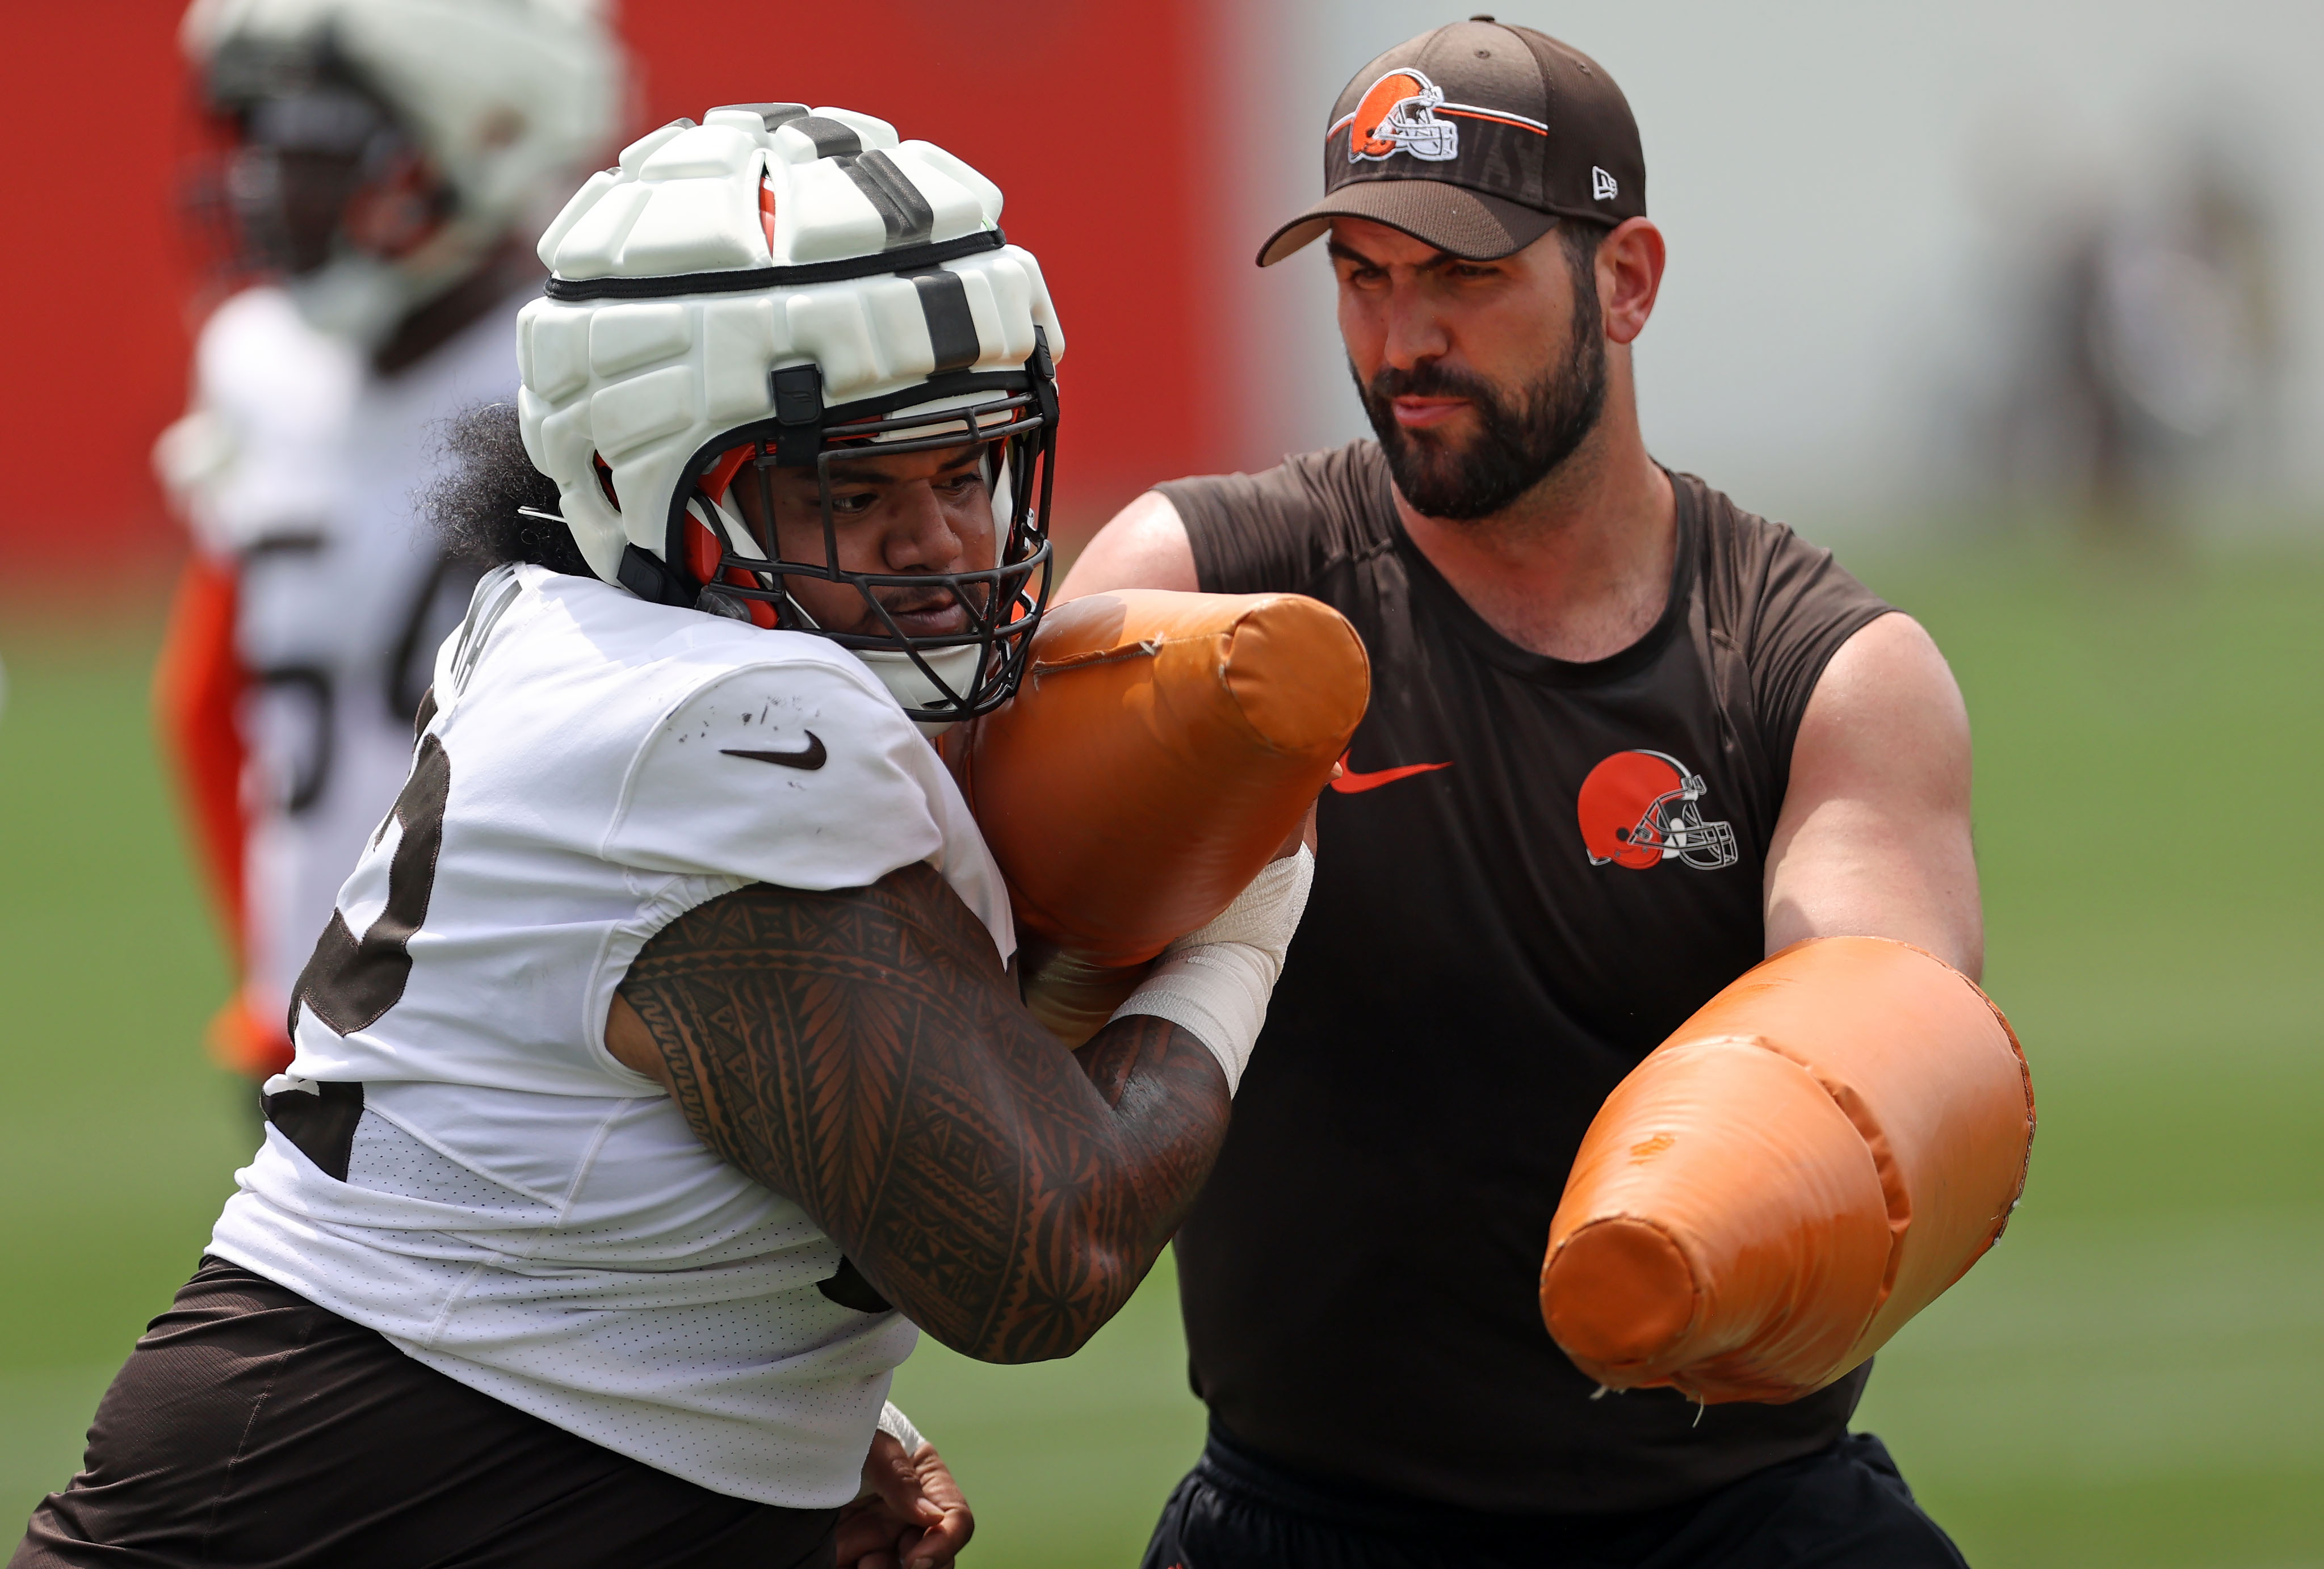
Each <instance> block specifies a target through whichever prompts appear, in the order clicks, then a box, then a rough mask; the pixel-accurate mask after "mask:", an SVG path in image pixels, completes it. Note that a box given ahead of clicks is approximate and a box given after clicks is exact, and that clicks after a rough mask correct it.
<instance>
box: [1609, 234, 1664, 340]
mask: <svg viewBox="0 0 2324 1569" xmlns="http://www.w3.org/2000/svg"><path fill="white" fill-rule="evenodd" d="M1667 259H1668V258H1667V255H1666V253H1665V250H1664V247H1663V232H1662V230H1660V229H1658V228H1656V227H1655V226H1654V225H1653V224H1652V223H1651V222H1649V221H1648V220H1647V219H1646V218H1631V219H1629V220H1628V222H1626V223H1623V224H1621V225H1620V226H1618V227H1616V228H1615V229H1614V231H1613V232H1612V233H1611V234H1609V235H1607V236H1606V237H1605V238H1604V239H1603V240H1600V242H1599V243H1598V314H1599V316H1600V318H1602V319H1603V320H1604V321H1605V324H1606V337H1607V339H1608V341H1609V342H1612V343H1620V344H1627V343H1633V342H1636V341H1637V337H1638V335H1639V334H1640V333H1642V332H1644V331H1646V318H1648V317H1650V316H1652V315H1653V314H1654V313H1655V300H1656V298H1658V297H1659V296H1660V295H1661V293H1662V288H1663V263H1665V261H1666V260H1667Z"/></svg>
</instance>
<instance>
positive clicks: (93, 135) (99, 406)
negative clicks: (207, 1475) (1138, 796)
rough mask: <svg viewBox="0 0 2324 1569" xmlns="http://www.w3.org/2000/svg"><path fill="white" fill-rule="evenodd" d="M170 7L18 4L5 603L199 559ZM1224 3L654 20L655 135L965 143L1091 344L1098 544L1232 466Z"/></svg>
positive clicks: (1030, 2) (1089, 424)
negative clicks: (1213, 108) (1218, 132)
mask: <svg viewBox="0 0 2324 1569" xmlns="http://www.w3.org/2000/svg"><path fill="white" fill-rule="evenodd" d="M178 14H179V8H178V7H177V6H176V5H171V4H168V3H166V0H74V3H73V4H70V5H10V6H7V7H5V17H4V18H0V146H5V147H8V148H9V149H11V150H12V152H11V157H12V161H13V162H14V165H15V167H14V170H13V171H12V175H11V181H10V183H11V185H12V187H14V189H13V191H12V195H13V197H14V201H13V203H12V208H13V210H14V212H15V213H16V214H17V215H18V221H17V222H16V223H15V224H14V225H12V226H11V234H10V237H9V239H8V241H7V242H6V243H5V245H0V300H5V301H7V303H8V307H9V309H8V312H7V318H6V322H7V324H6V328H5V333H6V338H5V343H6V350H5V358H4V359H0V365H5V401H0V475H5V485H0V590H5V589H6V588H9V587H15V588H23V587H24V586H28V585H32V584H39V583H42V582H43V581H46V580H52V579H54V578H56V577H59V576H60V575H62V574H64V573H67V572H72V573H73V574H74V575H75V576H78V571H77V570H75V569H76V568H92V567H105V568H114V569H119V570H125V571H128V572H131V573H134V574H135V575H136V576H138V577H146V576H149V575H152V573H153V568H154V567H155V566H157V565H159V564H161V563H164V562H166V560H167V559H169V558H173V557H174V555H175V553H176V549H177V545H176V533H175V530H174V529H173V528H172V527H171V525H170V524H169V522H168V521H167V520H166V519H165V518H164V516H163V514H162V510H161V500H160V497H159V495H158V494H157V493H156V491H155V489H154V485H153V483H152V479H151V477H150V475H149V471H148V468H147V464H146V453H147V451H148V449H149V448H150V447H151V446H152V439H153V437H154V435H155V434H156V433H157V432H159V431H160V429H161V427H162V426H163V425H165V424H167V423H168V422H169V421H170V420H171V419H172V418H174V417H175V416H176V414H177V413H178V411H180V407H181V405H182V402H183V400H184V395H185V384H186V381H185V373H186V353H187V341H188V332H189V316H190V315H191V313H192V312H191V309H190V297H191V294H192V292H193V278H192V266H191V260H190V251H189V246H188V245H185V244H184V243H183V241H182V240H181V238H180V235H179V232H178V229H177V225H176V220H175V218H174V217H173V194H172V193H173V191H174V190H175V189H176V184H177V173H176V171H177V167H178V160H179V157H180V153H181V152H182V151H183V150H184V149H185V148H186V147H187V146H188V145H189V141H190V136H191V119H190V115H189V113H188V111H187V109H186V107H185V104H186V98H185V88H184V83H183V81H182V79H181V74H180V65H179V60H178V55H177V47H176V39H175V32H176V25H177V17H178ZM1207 26H1208V21H1207V12H1206V8H1205V7H1203V6H1202V5H1184V6H1173V5H1152V6H1148V5H1085V4H1073V3H1070V0H1013V3H1012V4H1010V5H1004V6H989V5H987V6H968V5H948V4H939V3H936V0H896V3H890V4H880V5H871V4H866V5H814V6H770V5H763V4H739V3H737V0H632V4H631V5H629V6H628V7H627V8H626V12H625V14H624V15H623V17H622V27H623V32H624V33H625V34H626V35H627V36H628V37H629V38H630V40H631V41H632V45H633V46H634V48H635V50H636V51H637V54H638V61H637V74H638V78H639V92H638V94H637V102H638V115H637V118H638V124H639V125H640V127H641V128H642V127H643V126H646V125H656V124H659V123H660V122H661V121H663V120H667V119H669V118H671V117H672V116H674V115H696V116H698V115H700V114H701V112H702V111H703V110H704V109H705V108H706V107H708V106H711V105H714V104H719V103H729V102H738V101H752V100H761V99H776V100H780V99H795V100H799V101H803V102H807V103H810V104H813V103H836V104H841V105H844V106H848V107H850V108H856V109H862V110H866V111H869V112H871V113H873V114H877V115H881V116H883V117H885V118H887V119H889V120H890V121H892V122H893V123H894V124H895V125H896V126H897V128H898V129H899V131H900V132H901V133H902V134H904V135H906V136H924V137H927V139H928V140H930V141H934V142H937V143H942V144H943V145H945V146H946V147H948V148H950V149H952V150H953V151H954V152H958V153H960V154H961V155H962V156H963V157H964V158H966V159H968V160H969V162H972V163H974V164H975V165H977V167H979V168H980V169H982V170H983V171H985V172H986V173H988V174H990V175H991V177H992V178H993V179H994V180H997V181H998V182H999V183H1000V185H1001V189H1003V190H1005V191H1006V192H1007V193H1008V198H1009V205H1008V210H1007V212H1006V213H1005V214H1004V216H1003V218H1002V222H1003V224H1004V225H1005V226H1006V227H1007V228H1008V230H1009V233H1010V236H1011V237H1012V238H1013V239H1016V240H1019V241H1020V242H1022V243H1023V244H1025V245H1028V246H1029V247H1031V248H1032V249H1033V250H1034V251H1035V252H1036V254H1038V255H1039V257H1040V258H1041V263H1042V268H1043V270H1044V272H1046V273H1047V277H1048V280H1049V285H1050V289H1051V291H1052V292H1053V293H1054V294H1055V296H1056V301H1057V308H1058V311H1059V315H1060V317H1061V318H1062V320H1063V321H1064V323H1065V332H1066V336H1067V338H1068V345H1067V353H1066V356H1065V364H1064V365H1063V366H1062V367H1061V380H1062V383H1063V389H1064V392H1065V398H1066V402H1065V427H1064V430H1063V433H1062V434H1063V440H1064V452H1063V455H1062V457H1061V461H1060V465H1059V483H1060V485H1061V488H1062V493H1063V494H1062V496H1061V503H1062V504H1061V506H1060V509H1059V510H1060V514H1061V516H1060V520H1059V521H1060V522H1061V525H1062V526H1063V528H1064V530H1065V532H1067V533H1068V534H1069V535H1071V534H1074V533H1075V532H1079V531H1086V530H1087V529H1088V528H1089V527H1091V526H1093V524H1094V523H1095V522H1097V521H1102V518H1103V517H1104V515H1105V513H1106V512H1107V511H1108V510H1110V509H1111V506H1113V505H1115V504H1118V503H1120V501H1122V500H1124V499H1126V498H1127V497H1128V496H1129V495H1130V494H1134V493H1135V491H1136V490H1137V489H1138V488H1139V487H1140V486H1142V485H1145V484H1148V483H1150V482H1151V481H1153V480H1155V479H1157V478H1163V477H1167V476H1168V475H1175V474H1179V473H1184V472H1186V471H1188V470H1191V469H1195V468H1200V467H1202V466H1205V465H1206V464H1207V463H1209V462H1211V461H1213V453H1212V451H1211V448H1212V447H1213V445H1214V441H1213V436H1214V433H1215V431H1216V429H1217V422H1216V418H1215V416H1214V415H1208V414H1206V413H1205V411H1204V410H1203V406H1202V404H1201V403H1200V402H1199V401H1198V400H1197V396H1196V394H1197V391H1198V383H1199V381H1200V379H1201V375H1202V374H1203V370H1204V368H1205V366H1206V365H1207V363H1208V360H1207V351H1206V349H1205V347H1204V346H1203V336H1202V332H1201V328H1202V323H1203V320H1204V318H1205V317H1206V316H1209V315H1210V305H1211V302H1212V300H1213V290H1214V289H1215V281H1214V279H1213V272H1214V271H1215V258H1216V257H1217V255H1218V254H1219V251H1218V247H1217V246H1216V245H1213V243H1212V242H1211V239H1210V237H1209V236H1208V235H1207V234H1206V233H1205V232H1204V231H1203V224H1204V223H1205V222H1206V221H1208V220H1206V219H1205V217H1204V216H1203V208H1204V206H1205V205H1206V204H1205V203H1204V202H1203V200H1202V197H1203V192H1201V191H1198V190H1197V189H1196V187H1195V180H1196V178H1197V175H1196V171H1197V170H1198V169H1205V168H1213V167H1214V166H1215V159H1214V156H1213V152H1211V150H1209V149H1207V148H1205V147H1203V144H1202V143H1200V142H1199V141H1196V142H1194V143H1182V142H1181V141H1179V140H1178V139H1176V138H1174V137H1173V136H1172V135H1171V134H1170V132H1171V131H1172V130H1173V128H1176V130H1178V131H1179V132H1181V133H1185V132H1187V131H1190V130H1192V129H1193V128H1194V127H1192V126H1189V125H1184V124H1182V122H1183V121H1184V120H1185V117H1186V116H1188V115H1200V113H1201V106H1202V102H1203V95H1202V94H1201V93H1200V92H1199V91H1197V90H1195V88H1194V86H1193V84H1194V82H1195V81H1196V79H1197V78H1198V77H1199V76H1200V75H1201V74H1202V72H1201V69H1200V66H1201V62H1200V60H1199V59H1198V56H1199V54H1200V53H1201V52H1202V51H1203V48H1204V46H1205V41H1206V39H1207V38H1208V36H1209V34H1208V32H1207V31H1206V30H1207Z"/></svg>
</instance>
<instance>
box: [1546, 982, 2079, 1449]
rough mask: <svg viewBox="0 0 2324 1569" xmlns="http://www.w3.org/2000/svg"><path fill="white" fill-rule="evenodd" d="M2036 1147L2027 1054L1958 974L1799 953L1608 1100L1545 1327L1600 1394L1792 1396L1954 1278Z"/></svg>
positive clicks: (1680, 1033) (1999, 1219)
mask: <svg viewBox="0 0 2324 1569" xmlns="http://www.w3.org/2000/svg"><path fill="white" fill-rule="evenodd" d="M2032 1148H2033V1081H2032V1078H2031V1077H2030V1075H2028V1073H2027V1071H2026V1066H2025V1057H2024V1052H2023V1051H2022V1050H2021V1049H2020V1048H2019V1047H2018V1044H2017V1038H2016V1037H2015V1034H2013V1033H2012V1032H2011V1030H2010V1028H2009V1022H2008V1020H2006V1019H2004V1018H2003V1017H2002V1015H2001V1011H2000V1010H1998V1009H1997V1008H1995V1007H1994V1006H1993V1004H1992V1002H1991V1001H1989V1000H1988V999H1987V997H1986V995H1985V993H1984V992H1981V991H1979V990H1978V987H1977V986H1976V984H1975V983H1972V982H1971V981H1970V980H1969V978H1968V977H1967V976H1965V975H1963V974H1960V972H1959V971H1958V970H1955V969H1954V968H1952V966H1950V964H1945V963H1944V962H1943V961H1942V960H1941V959H1938V958H1936V957H1935V956H1934V955H1931V954H1927V953H1924V952H1923V951H1922V950H1921V949H1919V948H1916V947H1913V946H1910V945H1909V944H1905V943H1898V942H1890V941H1887V940H1886V939H1884V938H1879V937H1822V938H1818V939H1814V940H1812V941H1809V942H1803V943H1794V944H1793V945H1792V946H1790V947H1788V948H1785V949H1784V951H1783V952H1782V953H1779V954H1777V955H1775V956H1774V957H1773V958H1770V959H1768V960H1767V961H1766V962H1765V963H1764V964H1759V965H1757V966H1756V967H1754V968H1753V969H1751V970H1750V971H1749V972H1748V973H1747V974H1744V975H1743V977H1742V978H1741V979H1739V980H1738V981H1737V982H1736V983H1734V984H1733V985H1731V986H1729V987H1728V988H1727V989H1726V990H1725V991H1723V992H1720V994H1719V995H1718V996H1716V997H1714V998H1712V999H1711V1001H1709V1002H1708V1003H1706V1004H1705V1005H1704V1006H1703V1008H1702V1010H1701V1011H1700V1012H1698V1013H1696V1014H1695V1016H1694V1017H1693V1018H1692V1019H1690V1020H1687V1021H1686V1023H1684V1024H1683V1025H1682V1026H1680V1027H1679V1029H1678V1030H1677V1031H1676V1032H1675V1033H1674V1034H1673V1035H1672V1036H1671V1038H1669V1039H1668V1040H1666V1041H1665V1042H1664V1043H1663V1044H1662V1045H1661V1046H1659V1047H1657V1048H1655V1050H1654V1051H1653V1052H1652V1053H1651V1054H1650V1055H1648V1057H1646V1060H1645V1061H1644V1062H1642V1063H1640V1064H1639V1065H1638V1066H1637V1068H1636V1069H1634V1070H1633V1071H1632V1072H1631V1074H1630V1075H1629V1076H1628V1078H1626V1079H1624V1080H1623V1081H1622V1082H1621V1084H1618V1085H1617V1086H1616V1087H1615V1090H1614V1093H1613V1094H1611V1095H1609V1096H1608V1097H1607V1100H1606V1104H1605V1105H1604V1106H1603V1107H1602V1108H1600V1111H1599V1112H1598V1116H1597V1118H1596V1120H1595V1121H1592V1122H1591V1125H1590V1131H1589V1132H1588V1133H1587V1134H1586V1135H1585V1136H1584V1137H1583V1139H1582V1150H1581V1153H1580V1154H1579V1155H1578V1156H1576V1157H1575V1158H1574V1162H1573V1170H1572V1175H1571V1176H1570V1177H1568V1178H1567V1180H1566V1185H1565V1196H1564V1198H1563V1202H1561V1203H1560V1204H1559V1205H1558V1208H1557V1214H1556V1215H1555V1217H1554V1219H1553V1220H1552V1221H1551V1223H1550V1233H1549V1254H1548V1257H1547V1259H1546V1260H1545V1261H1544V1264H1543V1266H1542V1278H1541V1310H1542V1317H1543V1318H1544V1320H1545V1321H1546V1323H1547V1324H1548V1325H1549V1333H1550V1334H1551V1335H1552V1336H1553V1337H1554V1338H1555V1340H1556V1341H1557V1343H1558V1344H1559V1345H1560V1346H1561V1347H1563V1350H1564V1351H1565V1352H1566V1354H1567V1355H1568V1356H1570V1357H1572V1359H1573V1361H1574V1362H1575V1364H1576V1365H1577V1366H1579V1367H1580V1368H1581V1369H1582V1371H1583V1372H1586V1373H1588V1374H1589V1375H1590V1376H1591V1377H1592V1378H1594V1379H1596V1380H1599V1381H1600V1383H1603V1384H1605V1385H1608V1386H1609V1387H1610V1388H1613V1389H1638V1388H1644V1387H1649V1386H1655V1385H1668V1386H1672V1387H1674V1388H1676V1389H1680V1390H1682V1391H1683V1392H1684V1393H1685V1394H1687V1395H1688V1396H1690V1397H1692V1398H1695V1399H1698V1400H1701V1401H1704V1402H1706V1403H1716V1402H1720V1401H1726V1400H1769V1401H1783V1400H1794V1399H1797V1398H1799V1397H1801V1396H1803V1395H1806V1394H1810V1393H1812V1392H1813V1391H1814V1390H1816V1389H1821V1388H1823V1387H1824V1386H1825V1385H1827V1384H1829V1383H1831V1381H1832V1380H1835V1379H1837V1378H1840V1376H1841V1375H1842V1374H1844V1373H1846V1372H1848V1371H1849V1370H1850V1369H1851V1368H1854V1367H1855V1366H1857V1365H1858V1363H1860V1362H1862V1361H1864V1359H1865V1358H1867V1357H1868V1356H1870V1355H1871V1354H1872V1353H1873V1352H1876V1351H1877V1350H1879V1349H1880V1347H1881V1346H1882V1345H1883V1344H1885V1343H1886V1342H1887V1340H1888V1337H1889V1336H1891V1335H1893V1334H1895V1333H1896V1331H1897V1330H1898V1329H1900V1328H1902V1327H1903V1326H1904V1322H1905V1321H1906V1320H1907V1319H1909V1318H1911V1317H1912V1316H1913V1315H1914V1314H1915V1313H1918V1312H1919V1311H1920V1310H1921V1309H1922V1308H1923V1307H1925V1306H1928V1305H1929V1304H1930V1303H1931V1302H1932V1301H1934V1300H1935V1299H1936V1298H1937V1297H1938V1295H1939V1294H1940V1293H1941V1292H1942V1291H1943V1290H1944V1289H1945V1288H1947V1287H1949V1286H1950V1285H1951V1284H1952V1283H1953V1282H1954V1281H1956V1280H1958V1279H1960V1278H1961V1277H1962V1276H1963V1275H1965V1274H1967V1273H1968V1272H1969V1266H1970V1265H1972V1264H1974V1263H1975V1262H1977V1260H1978V1259H1979V1258H1980V1257H1982V1256H1983V1255H1984V1253H1985V1251H1986V1250H1987V1248H1989V1247H1991V1246H1992V1245H1993V1243H1994V1241H1995V1240H1996V1239H1997V1238H1998V1237H1999V1236H2000V1234H2001V1231H2002V1227H2003V1226H2004V1225H2005V1224H2006V1223H2007V1221H2008V1218H2009V1211H2010V1209H2011V1208H2012V1207H2013V1206H2014V1205H2015V1204H2016V1202H2017V1196H2018V1195H2019V1194H2020V1193H2021V1192H2023V1191H2024V1186H2025V1165H2026V1159H2027V1157H2028V1155H2029V1154H2030V1152H2031V1150H2032Z"/></svg>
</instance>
